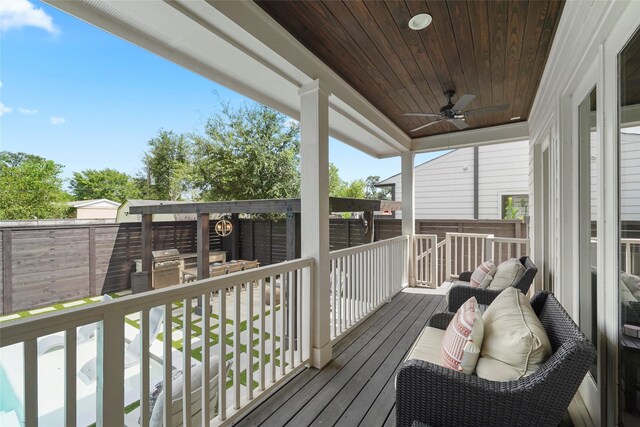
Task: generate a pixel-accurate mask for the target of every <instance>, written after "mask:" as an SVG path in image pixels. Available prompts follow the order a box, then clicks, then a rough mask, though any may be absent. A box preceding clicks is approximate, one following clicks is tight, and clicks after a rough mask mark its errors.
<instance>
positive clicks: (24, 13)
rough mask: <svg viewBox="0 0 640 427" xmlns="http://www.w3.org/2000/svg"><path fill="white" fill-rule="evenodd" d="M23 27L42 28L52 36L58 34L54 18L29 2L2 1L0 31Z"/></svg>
mask: <svg viewBox="0 0 640 427" xmlns="http://www.w3.org/2000/svg"><path fill="white" fill-rule="evenodd" d="M22 27H36V28H42V29H43V30H45V31H48V32H49V33H51V34H56V33H58V31H59V30H58V28H57V27H56V26H55V25H53V18H51V16H49V15H47V13H46V12H45V11H44V10H42V9H40V8H37V7H35V6H34V5H33V4H31V2H29V0H2V1H0V31H9V30H11V29H19V28H22Z"/></svg>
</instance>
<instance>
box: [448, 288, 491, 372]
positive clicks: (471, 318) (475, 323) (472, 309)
mask: <svg viewBox="0 0 640 427" xmlns="http://www.w3.org/2000/svg"><path fill="white" fill-rule="evenodd" d="M483 338H484V323H482V313H481V312H480V308H479V307H478V301H477V300H476V298H475V297H471V298H469V299H468V300H467V301H466V302H465V303H464V304H462V306H460V308H459V309H458V311H457V312H456V314H455V316H454V317H453V319H452V320H451V322H450V323H449V326H447V330H446V331H445V332H444V336H443V337H442V362H443V364H442V366H444V367H446V368H449V369H453V370H456V371H460V372H464V373H465V374H472V373H473V371H475V369H476V364H477V363H478V358H479V357H480V349H481V348H482V340H483Z"/></svg>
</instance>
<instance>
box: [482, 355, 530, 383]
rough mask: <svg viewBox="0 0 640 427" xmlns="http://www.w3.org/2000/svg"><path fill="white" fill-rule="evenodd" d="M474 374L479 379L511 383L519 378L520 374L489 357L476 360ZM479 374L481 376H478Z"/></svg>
mask: <svg viewBox="0 0 640 427" xmlns="http://www.w3.org/2000/svg"><path fill="white" fill-rule="evenodd" d="M476 372H477V373H478V376H479V377H480V378H484V379H487V380H492V381H511V380H514V379H517V378H520V373H519V372H518V370H517V369H516V368H514V367H513V366H511V365H507V364H506V363H504V362H501V361H499V360H496V359H492V358H490V357H481V358H480V359H478V364H477V365H476ZM480 372H481V373H482V375H480Z"/></svg>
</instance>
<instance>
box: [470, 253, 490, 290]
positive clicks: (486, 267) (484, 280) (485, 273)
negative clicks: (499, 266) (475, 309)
mask: <svg viewBox="0 0 640 427" xmlns="http://www.w3.org/2000/svg"><path fill="white" fill-rule="evenodd" d="M495 273H496V266H495V264H494V263H493V260H491V259H490V260H489V261H485V262H483V263H482V264H480V265H479V266H478V268H476V269H475V271H474V272H473V273H472V274H471V280H470V281H469V284H470V285H471V286H473V287H474V288H486V287H488V286H489V284H490V283H491V280H492V279H493V275H494V274H495Z"/></svg>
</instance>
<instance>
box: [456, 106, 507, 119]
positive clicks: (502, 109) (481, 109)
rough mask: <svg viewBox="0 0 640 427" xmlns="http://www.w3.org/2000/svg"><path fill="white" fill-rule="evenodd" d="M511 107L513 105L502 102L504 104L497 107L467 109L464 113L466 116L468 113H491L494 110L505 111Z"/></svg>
mask: <svg viewBox="0 0 640 427" xmlns="http://www.w3.org/2000/svg"><path fill="white" fill-rule="evenodd" d="M509 107H511V105H510V104H502V105H496V106H495V107H485V108H476V109H475V110H469V111H465V112H464V115H465V116H466V115H467V114H476V113H491V112H494V111H505V110H508V109H509Z"/></svg>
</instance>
